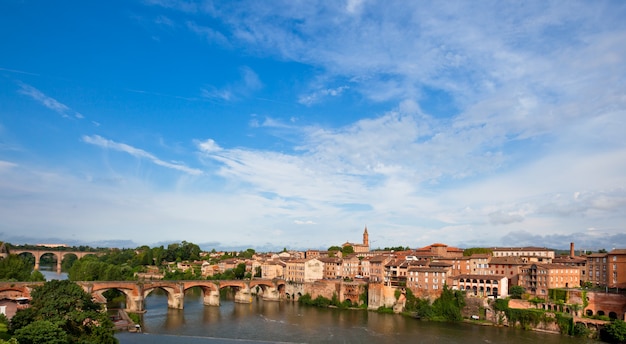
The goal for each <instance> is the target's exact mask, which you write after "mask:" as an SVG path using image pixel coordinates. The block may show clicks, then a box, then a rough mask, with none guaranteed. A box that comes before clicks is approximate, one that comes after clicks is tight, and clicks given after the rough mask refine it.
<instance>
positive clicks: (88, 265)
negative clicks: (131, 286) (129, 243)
mask: <svg viewBox="0 0 626 344" xmlns="http://www.w3.org/2000/svg"><path fill="white" fill-rule="evenodd" d="M107 258H110V257H108V256H104V257H103V258H101V259H103V260H100V259H99V258H98V257H95V256H92V255H89V256H85V257H83V258H81V259H79V260H77V261H76V262H74V264H73V265H72V267H71V268H70V270H69V271H68V278H69V279H70V280H71V281H126V280H132V279H134V271H133V270H132V268H130V267H129V266H128V265H126V264H124V265H118V263H115V261H116V259H113V261H114V263H109V262H107V260H108V259H107ZM109 261H111V260H109Z"/></svg>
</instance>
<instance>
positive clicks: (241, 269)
mask: <svg viewBox="0 0 626 344" xmlns="http://www.w3.org/2000/svg"><path fill="white" fill-rule="evenodd" d="M233 272H234V273H235V278H236V279H243V278H244V276H245V275H246V263H239V264H237V267H235V269H234V271H233Z"/></svg>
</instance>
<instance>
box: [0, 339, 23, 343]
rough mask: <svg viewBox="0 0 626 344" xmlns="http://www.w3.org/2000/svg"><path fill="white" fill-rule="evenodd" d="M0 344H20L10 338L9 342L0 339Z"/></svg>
mask: <svg viewBox="0 0 626 344" xmlns="http://www.w3.org/2000/svg"><path fill="white" fill-rule="evenodd" d="M0 344H20V343H19V342H18V341H17V339H15V338H10V339H9V340H3V339H0Z"/></svg>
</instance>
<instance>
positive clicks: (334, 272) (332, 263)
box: [318, 257, 343, 280]
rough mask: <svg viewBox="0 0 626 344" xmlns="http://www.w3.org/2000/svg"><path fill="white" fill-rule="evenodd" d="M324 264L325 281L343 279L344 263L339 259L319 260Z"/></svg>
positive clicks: (327, 258) (326, 258) (325, 258)
mask: <svg viewBox="0 0 626 344" xmlns="http://www.w3.org/2000/svg"><path fill="white" fill-rule="evenodd" d="M318 259H319V261H320V262H322V263H323V264H324V279H328V280H333V279H338V278H342V274H341V269H342V267H343V261H342V259H341V258H337V257H324V258H318Z"/></svg>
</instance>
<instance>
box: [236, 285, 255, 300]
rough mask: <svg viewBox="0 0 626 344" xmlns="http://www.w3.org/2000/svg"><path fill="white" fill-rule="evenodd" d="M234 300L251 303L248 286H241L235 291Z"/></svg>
mask: <svg viewBox="0 0 626 344" xmlns="http://www.w3.org/2000/svg"><path fill="white" fill-rule="evenodd" d="M235 302H239V303H252V293H251V292H250V288H241V289H239V290H237V292H236V293H235Z"/></svg>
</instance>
